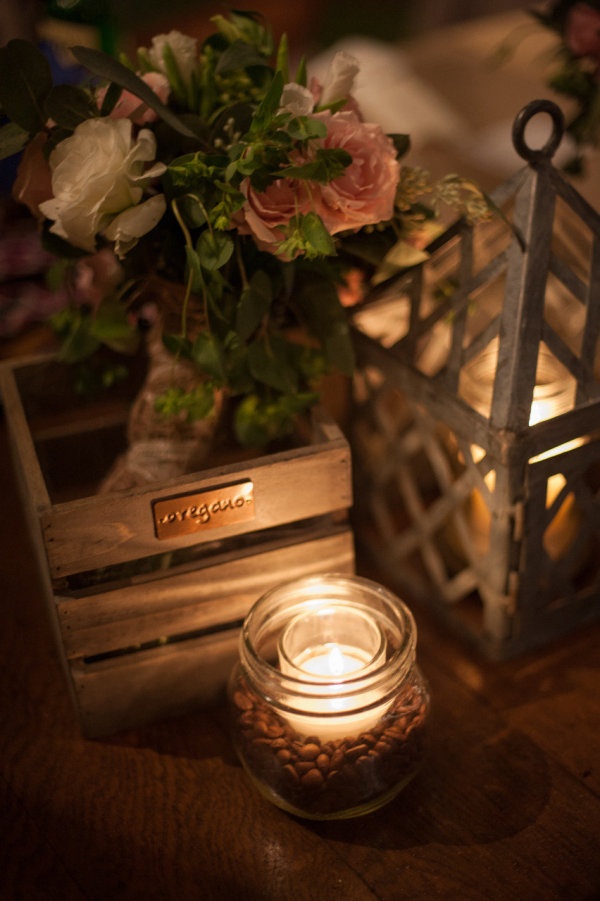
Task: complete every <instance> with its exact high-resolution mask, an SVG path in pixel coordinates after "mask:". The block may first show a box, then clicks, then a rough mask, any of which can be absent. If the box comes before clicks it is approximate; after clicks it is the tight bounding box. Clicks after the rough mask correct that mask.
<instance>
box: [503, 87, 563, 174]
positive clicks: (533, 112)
mask: <svg viewBox="0 0 600 901" xmlns="http://www.w3.org/2000/svg"><path fill="white" fill-rule="evenodd" d="M538 113H547V114H548V115H549V116H550V118H551V119H552V133H551V135H550V137H549V138H548V140H547V141H546V143H545V144H544V146H543V147H540V148H539V149H535V148H533V147H530V146H529V145H528V144H527V143H526V141H525V129H526V127H527V125H528V123H529V121H530V120H531V119H532V118H533V117H534V116H537V114H538ZM564 131H565V117H564V116H563V113H562V110H561V109H560V107H558V106H557V105H556V103H553V102H552V100H532V101H531V103H528V104H527V106H524V107H523V109H522V110H521V111H520V112H519V113H517V116H516V118H515V121H514V123H513V129H512V139H513V144H514V147H515V150H516V151H517V153H518V154H519V156H520V157H522V158H523V159H524V160H527V162H530V163H534V162H539V161H540V160H550V159H552V157H553V156H554V153H555V151H556V148H557V147H558V145H559V144H560V142H561V140H562V136H563V134H564Z"/></svg>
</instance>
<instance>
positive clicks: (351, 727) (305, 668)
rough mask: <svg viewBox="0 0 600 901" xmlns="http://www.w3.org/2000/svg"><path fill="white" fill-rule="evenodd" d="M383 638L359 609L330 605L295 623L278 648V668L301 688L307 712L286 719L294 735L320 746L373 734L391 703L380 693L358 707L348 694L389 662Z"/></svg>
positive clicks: (301, 616)
mask: <svg viewBox="0 0 600 901" xmlns="http://www.w3.org/2000/svg"><path fill="white" fill-rule="evenodd" d="M385 656H386V642H385V637H384V635H383V633H382V631H381V629H380V627H379V625H378V623H377V622H376V620H375V618H374V617H372V616H370V615H369V614H368V613H366V612H365V611H363V610H360V609H359V608H358V607H357V606H353V605H352V604H347V603H331V604H326V605H325V606H321V607H319V608H317V609H313V610H308V611H307V612H306V613H300V614H299V615H297V616H296V617H294V618H293V619H292V620H291V621H290V623H289V624H288V626H287V627H286V629H285V630H284V632H283V634H282V636H281V638H280V642H279V666H280V669H281V671H282V672H284V673H285V674H286V675H288V676H291V677H293V678H294V679H297V680H298V681H299V682H301V683H302V694H303V710H302V711H298V712H296V711H294V712H293V713H290V714H289V715H288V720H289V722H290V724H291V725H292V726H293V727H294V729H295V730H296V731H297V732H298V733H300V734H303V735H315V736H318V737H319V738H320V739H322V740H331V739H335V738H343V737H346V736H352V735H359V734H360V733H361V732H365V731H368V729H370V728H372V727H373V726H374V725H375V723H376V722H377V720H378V719H379V718H380V717H381V716H382V714H383V713H384V712H385V710H386V708H387V706H389V701H386V702H385V703H381V704H377V701H380V700H382V698H381V696H380V695H379V694H378V693H377V691H376V690H372V691H369V692H367V693H366V694H365V693H363V694H362V695H361V696H360V703H359V704H358V706H357V703H356V700H355V699H353V697H351V696H350V695H349V694H348V688H349V686H350V687H351V686H352V682H353V680H355V679H361V678H362V677H364V676H367V675H368V674H369V673H372V672H373V671H374V670H376V669H377V668H378V667H379V666H381V665H382V664H383V663H384V661H385Z"/></svg>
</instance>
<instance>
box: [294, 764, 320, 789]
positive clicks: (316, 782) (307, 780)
mask: <svg viewBox="0 0 600 901" xmlns="http://www.w3.org/2000/svg"><path fill="white" fill-rule="evenodd" d="M300 782H301V783H302V785H304V786H306V787H307V788H320V786H321V785H323V782H324V779H323V773H322V772H321V771H320V770H317V769H316V768H315V767H313V768H312V769H311V770H309V771H308V773H305V774H304V776H302V777H301V778H300Z"/></svg>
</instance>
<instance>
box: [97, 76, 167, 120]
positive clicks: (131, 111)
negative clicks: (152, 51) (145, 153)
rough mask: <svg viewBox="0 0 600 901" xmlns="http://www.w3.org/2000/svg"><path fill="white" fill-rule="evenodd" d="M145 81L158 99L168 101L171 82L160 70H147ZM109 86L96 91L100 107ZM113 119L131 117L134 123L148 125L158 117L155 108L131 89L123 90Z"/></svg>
mask: <svg viewBox="0 0 600 901" xmlns="http://www.w3.org/2000/svg"><path fill="white" fill-rule="evenodd" d="M142 81H144V82H145V83H146V84H147V85H148V87H149V88H152V90H153V91H154V93H155V94H156V96H157V97H158V99H159V100H160V101H161V102H162V103H166V102H167V100H168V99H169V94H170V93H171V88H170V87H169V82H168V81H167V79H166V77H165V76H164V75H162V74H161V73H160V72H146V74H145V75H142ZM107 90H108V89H107V88H99V89H98V91H97V92H96V101H97V103H98V107H101V106H102V104H103V102H104V97H105V96H106V91H107ZM110 117H111V119H131V121H132V122H133V123H134V125H146V124H147V123H148V122H155V121H156V119H157V118H158V116H157V114H156V113H155V112H154V110H152V109H150V107H149V106H146V104H145V103H144V102H143V101H142V100H140V98H139V97H136V96H135V94H132V93H131V92H130V91H123V92H122V93H121V96H120V97H119V99H118V100H117V102H116V104H115V106H114V108H113V109H112V111H111V114H110Z"/></svg>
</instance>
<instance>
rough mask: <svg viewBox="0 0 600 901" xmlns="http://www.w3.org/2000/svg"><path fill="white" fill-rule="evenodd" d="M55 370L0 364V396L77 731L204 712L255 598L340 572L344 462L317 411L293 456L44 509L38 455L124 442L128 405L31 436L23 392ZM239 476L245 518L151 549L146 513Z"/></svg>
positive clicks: (345, 550) (45, 426)
mask: <svg viewBox="0 0 600 901" xmlns="http://www.w3.org/2000/svg"><path fill="white" fill-rule="evenodd" d="M57 368H60V367H59V364H57V363H56V362H55V361H54V359H53V358H52V357H51V356H43V357H34V358H29V359H20V360H16V361H8V362H6V363H4V364H2V365H1V366H0V391H1V397H2V402H3V405H4V409H5V415H6V422H7V429H8V435H9V441H10V446H11V450H12V457H13V464H14V468H15V473H16V476H17V478H18V481H19V485H20V489H21V494H22V498H23V502H24V506H25V509H26V512H27V516H28V521H29V526H30V534H31V538H32V542H33V546H34V548H35V552H36V558H37V561H38V564H39V569H40V573H41V577H42V580H43V584H44V589H45V592H44V593H45V599H46V605H47V609H48V613H49V616H50V621H51V624H52V627H53V629H54V633H55V638H56V645H57V649H58V652H59V656H60V659H61V662H62V664H63V667H64V670H65V674H66V677H67V682H68V685H69V689H70V693H71V696H72V699H73V702H74V705H75V709H76V712H77V715H78V717H79V720H80V724H81V728H82V730H83V732H84V734H86V735H87V736H90V737H94V736H101V735H108V734H111V733H114V732H117V731H120V730H122V729H127V728H131V727H134V726H138V725H140V724H143V723H147V722H150V721H153V720H156V719H159V718H162V717H165V716H169V715H176V714H179V713H183V712H186V711H188V710H190V709H194V708H197V707H202V706H206V705H209V704H213V703H215V702H216V701H217V700H219V699H221V698H222V696H223V690H224V686H225V683H226V680H227V676H228V673H229V670H230V668H231V666H232V663H233V661H234V659H235V657H236V656H237V643H238V639H239V630H240V625H241V622H242V621H243V618H244V616H245V615H246V613H247V612H248V610H249V608H250V606H251V605H252V604H253V603H254V601H256V600H257V599H258V597H259V596H260V595H261V594H262V593H263V592H264V591H265V590H267V589H268V588H271V587H273V586H274V585H276V584H278V583H280V582H282V581H286V580H287V579H292V578H296V577H298V576H301V575H304V574H307V573H314V572H326V571H338V572H348V573H352V572H353V571H354V545H353V535H352V531H351V528H350V526H349V524H348V509H349V507H350V506H351V503H352V480H351V460H350V451H349V446H348V443H347V441H346V439H345V438H344V436H343V435H342V433H341V431H340V429H339V428H338V426H337V425H336V424H335V422H334V421H333V420H332V418H331V417H330V416H329V415H328V414H327V413H326V412H325V411H324V410H323V409H321V408H319V409H317V410H316V411H315V412H314V414H313V417H312V422H311V428H312V435H311V438H310V441H309V443H306V444H302V445H301V446H299V447H297V448H293V449H291V450H284V451H280V452H277V453H272V454H265V455H264V456H259V457H255V458H253V459H249V460H245V461H241V462H235V463H227V464H224V465H219V466H215V467H212V468H207V469H206V470H203V471H201V472H196V473H192V474H189V475H185V476H182V477H179V478H177V479H172V480H169V481H168V482H165V483H164V484H163V483H161V484H154V485H150V486H147V487H145V488H143V489H135V490H128V491H118V492H112V493H109V494H106V495H97V494H84V496H79V497H75V498H73V499H67V500H60V499H58V500H57V499H56V498H55V497H52V496H51V492H50V490H49V481H48V473H47V471H45V470H44V466H43V461H42V459H41V457H40V450H41V449H43V447H44V443H45V442H54V443H58V447H59V448H64V449H66V448H68V447H69V444H70V442H73V441H74V440H75V439H76V438H77V437H78V436H79V438H81V436H82V435H83V438H84V440H87V438H88V437H89V438H90V439H91V438H94V443H95V445H96V446H99V447H100V448H101V447H102V444H103V442H102V439H101V438H100V437H99V436H102V435H103V434H105V433H106V434H108V430H109V429H114V428H117V429H118V428H120V427H122V428H123V431H124V428H125V421H126V416H127V411H128V407H129V399H128V398H127V396H125V397H124V399H123V401H122V402H120V403H119V402H117V403H109V404H108V405H107V404H104V405H103V406H102V405H101V406H100V407H98V406H95V405H94V404H91V405H90V407H89V409H87V410H85V411H83V413H82V416H77V415H67V416H62V417H61V416H58V417H55V418H53V417H52V416H50V417H43V420H44V421H42V423H41V425H40V424H39V423H38V427H36V423H35V417H34V418H33V419H32V417H31V416H28V412H27V407H28V396H27V392H28V391H30V390H31V391H35V390H36V388H37V387H39V386H40V384H43V383H45V382H48V381H51V378H50V379H47V378H46V377H45V374H46V373H48V375H49V376H50V375H51V374H52V373H54V372H56V371H57ZM94 436H98V438H97V440H96V438H95V437H94ZM42 457H43V454H42ZM109 465H110V461H107V466H109ZM240 479H245V480H247V479H251V480H252V483H253V486H254V498H255V516H254V518H253V519H252V520H249V521H246V522H240V523H237V524H236V523H230V524H225V525H221V526H217V527H215V528H213V529H211V530H210V531H208V532H205V533H202V534H200V535H199V534H187V535H180V536H178V537H176V538H171V539H168V540H166V541H165V540H162V541H161V540H159V539H158V538H157V536H156V532H155V524H154V518H153V513H152V504H153V502H154V501H156V500H159V499H161V498H165V497H169V496H173V495H180V494H181V495H186V494H188V493H197V492H202V491H205V490H208V489H211V488H213V487H215V486H221V485H224V484H225V485H227V484H229V483H235V482H236V481H238V480H240ZM166 552H169V553H170V552H173V553H174V554H175V557H176V558H177V555H179V557H178V559H177V562H176V564H175V565H170V566H169V567H168V568H162V569H156V568H153V566H149V565H148V564H149V561H150V562H152V561H154V560H155V559H158V560H160V561H161V564H162V561H163V560H164V555H165V553H166ZM82 574H83V575H82ZM82 578H83V582H82ZM82 585H83V587H82Z"/></svg>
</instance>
